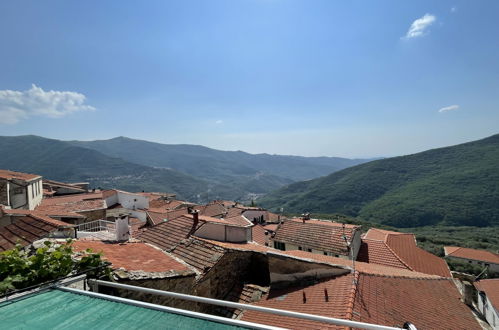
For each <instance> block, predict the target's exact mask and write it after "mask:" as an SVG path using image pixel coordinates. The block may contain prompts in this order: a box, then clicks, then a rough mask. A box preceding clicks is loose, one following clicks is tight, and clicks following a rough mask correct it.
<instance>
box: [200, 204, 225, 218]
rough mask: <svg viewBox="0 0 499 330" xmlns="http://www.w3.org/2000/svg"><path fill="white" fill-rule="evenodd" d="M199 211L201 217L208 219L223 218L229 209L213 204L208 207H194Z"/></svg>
mask: <svg viewBox="0 0 499 330" xmlns="http://www.w3.org/2000/svg"><path fill="white" fill-rule="evenodd" d="M193 209H196V210H198V211H199V215H204V216H207V217H223V216H225V215H226V214H227V212H228V211H227V209H226V208H225V207H224V206H223V205H222V204H219V203H211V204H207V205H196V206H194V207H193Z"/></svg>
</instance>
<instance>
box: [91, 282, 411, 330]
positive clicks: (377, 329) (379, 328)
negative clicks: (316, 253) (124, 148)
mask: <svg viewBox="0 0 499 330" xmlns="http://www.w3.org/2000/svg"><path fill="white" fill-rule="evenodd" d="M89 282H91V283H95V284H97V285H103V286H108V287H112V288H117V289H127V290H132V291H138V292H144V293H150V294H156V295H160V296H166V297H173V298H178V299H184V300H191V301H196V302H201V303H206V304H212V305H218V306H225V307H232V308H237V309H243V310H253V311H258V312H264V313H270V314H276V315H281V316H289V317H294V318H300V319H305V320H310V321H316V322H324V323H328V324H335V325H343V326H347V327H353V328H359V329H368V330H402V329H401V328H394V327H388V326H383V325H377V324H369V323H364V322H357V321H351V320H344V319H337V318H332V317H325V316H319V315H313V314H306V313H298V312H291V311H286V310H282V309H276V308H268V307H261V306H256V305H247V304H240V303H235V302H231V301H225V300H219V299H212V298H205V297H198V296H191V295H187V294H183V293H176V292H170V291H161V290H156V289H149V288H144V287H139V286H133V285H127V284H119V283H113V282H107V281H101V280H89Z"/></svg>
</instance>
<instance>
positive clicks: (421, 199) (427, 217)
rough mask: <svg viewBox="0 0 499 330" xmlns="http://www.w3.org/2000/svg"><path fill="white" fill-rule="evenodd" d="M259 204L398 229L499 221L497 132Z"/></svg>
mask: <svg viewBox="0 0 499 330" xmlns="http://www.w3.org/2000/svg"><path fill="white" fill-rule="evenodd" d="M259 203H260V204H261V205H263V206H265V207H271V208H280V207H284V209H285V210H286V211H289V212H303V211H313V212H323V213H335V212H338V213H344V214H348V215H350V216H356V217H360V218H362V219H364V220H368V221H372V222H377V223H382V224H386V225H392V226H396V227H416V226H424V225H432V224H444V225H468V226H497V225H499V135H494V136H491V137H489V138H486V139H483V140H479V141H474V142H470V143H465V144H461V145H457V146H452V147H446V148H440V149H434V150H429V151H425V152H421V153H417V154H413V155H409V156H401V157H394V158H387V159H382V160H376V161H372V162H369V163H365V164H361V165H358V166H354V167H351V168H347V169H345V170H342V171H339V172H336V173H333V174H331V175H329V176H326V177H323V178H319V179H315V180H310V181H305V182H298V183H295V184H291V185H289V186H287V187H284V188H282V189H279V190H277V191H275V192H273V193H271V194H269V195H267V196H266V197H265V198H264V199H262V200H261V201H259Z"/></svg>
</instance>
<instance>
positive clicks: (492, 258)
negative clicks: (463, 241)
mask: <svg viewBox="0 0 499 330" xmlns="http://www.w3.org/2000/svg"><path fill="white" fill-rule="evenodd" d="M444 250H445V256H446V257H456V258H466V259H472V260H479V261H484V262H489V263H495V264H499V254H496V253H493V252H490V251H487V250H476V249H469V248H463V247H457V246H446V247H444Z"/></svg>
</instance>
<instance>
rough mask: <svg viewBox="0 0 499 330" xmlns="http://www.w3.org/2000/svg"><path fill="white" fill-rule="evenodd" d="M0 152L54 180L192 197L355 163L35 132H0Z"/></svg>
mask: <svg viewBox="0 0 499 330" xmlns="http://www.w3.org/2000/svg"><path fill="white" fill-rule="evenodd" d="M0 152H1V154H2V155H3V156H2V157H0V168H6V169H11V170H15V171H24V172H31V173H38V174H41V175H43V176H45V177H47V178H50V179H54V180H61V181H88V182H90V183H91V185H92V186H94V187H99V186H100V187H103V188H118V189H125V190H130V191H141V190H146V191H165V192H173V193H177V194H178V195H179V197H182V198H186V199H190V200H192V201H205V200H209V199H218V198H222V199H234V200H248V199H251V198H252V197H254V196H259V195H262V194H265V193H267V192H269V191H271V190H275V189H277V188H279V187H282V186H284V185H286V184H289V183H292V182H294V181H296V179H291V178H290V177H294V178H301V177H307V175H308V176H310V175H313V174H311V173H317V175H321V174H322V173H323V172H324V171H329V170H330V169H331V168H343V167H345V166H347V165H348V164H349V162H351V163H352V164H355V163H358V162H360V161H358V160H353V161H350V160H348V159H342V158H338V159H336V158H332V159H329V158H327V157H324V158H311V159H308V158H306V157H295V156H271V155H265V154H263V155H251V154H248V153H244V152H230V151H219V150H214V149H210V148H206V147H202V146H192V145H163V144H159V143H151V142H147V141H139V140H132V139H128V138H115V139H111V140H106V141H94V142H77V141H71V142H65V141H59V140H53V139H46V138H42V137H37V136H17V137H0ZM286 160H287V161H286ZM332 160H334V161H332ZM287 162H289V164H287ZM334 164H336V165H334ZM293 166H294V167H295V168H296V173H293ZM335 166H336V167H335Z"/></svg>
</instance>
